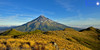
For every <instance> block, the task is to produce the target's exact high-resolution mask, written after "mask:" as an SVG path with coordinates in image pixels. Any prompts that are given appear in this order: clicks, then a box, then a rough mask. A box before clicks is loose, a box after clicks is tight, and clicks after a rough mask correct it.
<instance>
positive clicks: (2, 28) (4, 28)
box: [0, 26, 16, 33]
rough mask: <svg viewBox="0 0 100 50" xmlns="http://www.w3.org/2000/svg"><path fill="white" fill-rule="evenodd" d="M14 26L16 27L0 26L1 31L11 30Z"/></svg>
mask: <svg viewBox="0 0 100 50" xmlns="http://www.w3.org/2000/svg"><path fill="white" fill-rule="evenodd" d="M14 27H16V26H11V27H7V26H5V27H0V33H2V32H4V31H6V30H9V29H11V28H14Z"/></svg>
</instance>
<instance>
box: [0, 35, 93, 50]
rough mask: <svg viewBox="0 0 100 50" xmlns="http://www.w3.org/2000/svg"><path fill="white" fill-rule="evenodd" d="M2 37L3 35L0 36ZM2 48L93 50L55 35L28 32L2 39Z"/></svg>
mask: <svg viewBox="0 0 100 50" xmlns="http://www.w3.org/2000/svg"><path fill="white" fill-rule="evenodd" d="M0 37H1V36H0ZM0 49H8V50H9V49H10V50H14V49H18V50H21V49H23V50H25V49H26V50H58V49H59V50H91V49H89V48H87V47H85V46H83V45H81V44H77V43H74V42H70V41H68V40H66V39H63V38H61V37H58V36H55V35H52V36H51V35H45V34H28V35H21V36H18V37H16V38H8V39H5V38H2V39H0Z"/></svg>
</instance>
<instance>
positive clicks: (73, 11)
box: [0, 0, 100, 28]
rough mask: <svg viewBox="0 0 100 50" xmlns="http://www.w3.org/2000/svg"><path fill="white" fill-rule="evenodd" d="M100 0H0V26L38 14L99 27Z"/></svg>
mask: <svg viewBox="0 0 100 50" xmlns="http://www.w3.org/2000/svg"><path fill="white" fill-rule="evenodd" d="M97 2H99V3H100V0H0V26H12V25H22V24H24V23H26V22H29V21H31V20H33V19H35V18H37V17H38V16H39V15H44V16H45V17H47V18H50V19H52V20H54V21H56V22H59V23H62V24H65V25H68V26H73V27H88V26H94V27H99V28H100V5H96V3H97Z"/></svg>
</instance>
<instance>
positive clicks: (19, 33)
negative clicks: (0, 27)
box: [0, 29, 23, 35]
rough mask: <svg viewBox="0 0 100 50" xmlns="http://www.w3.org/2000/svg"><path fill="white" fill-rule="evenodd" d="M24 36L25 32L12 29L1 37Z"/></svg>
mask: <svg viewBox="0 0 100 50" xmlns="http://www.w3.org/2000/svg"><path fill="white" fill-rule="evenodd" d="M22 34H23V32H21V31H17V30H15V29H10V30H7V31H5V32H2V33H1V34H0V35H22Z"/></svg>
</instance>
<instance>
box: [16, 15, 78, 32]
mask: <svg viewBox="0 0 100 50" xmlns="http://www.w3.org/2000/svg"><path fill="white" fill-rule="evenodd" d="M64 28H71V27H69V26H66V25H63V24H60V23H57V22H55V21H52V20H50V19H48V18H46V17H44V16H43V15H40V16H39V17H38V18H36V19H34V20H32V21H30V22H28V23H26V24H23V25H21V26H18V27H16V28H15V29H16V30H20V31H34V30H36V29H38V30H42V31H53V30H63V29H64ZM75 29H79V28H75Z"/></svg>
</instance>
